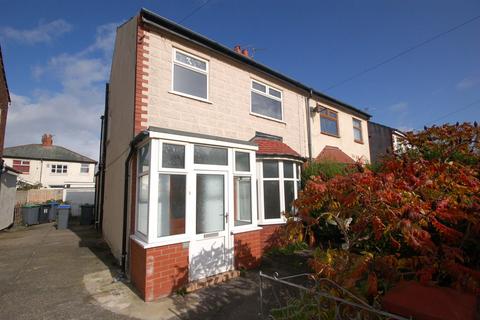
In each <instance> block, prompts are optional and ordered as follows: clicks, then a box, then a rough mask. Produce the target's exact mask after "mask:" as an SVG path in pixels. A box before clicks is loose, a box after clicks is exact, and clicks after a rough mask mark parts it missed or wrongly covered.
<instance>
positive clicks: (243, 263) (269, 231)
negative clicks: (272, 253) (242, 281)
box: [233, 224, 282, 269]
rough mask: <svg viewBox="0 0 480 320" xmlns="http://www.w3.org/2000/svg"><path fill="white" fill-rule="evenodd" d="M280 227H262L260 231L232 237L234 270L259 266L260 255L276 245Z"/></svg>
mask: <svg viewBox="0 0 480 320" xmlns="http://www.w3.org/2000/svg"><path fill="white" fill-rule="evenodd" d="M281 226H282V225H278V224H277V225H268V226H262V229H261V230H256V231H250V232H244V233H237V234H235V235H234V238H233V239H234V257H235V268H236V269H239V268H245V269H253V268H256V267H258V266H259V264H260V262H261V258H262V255H263V254H264V253H265V252H266V251H267V250H269V249H271V248H273V247H275V246H277V245H278V236H279V228H280V227H281Z"/></svg>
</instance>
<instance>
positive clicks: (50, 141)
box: [42, 133, 53, 147]
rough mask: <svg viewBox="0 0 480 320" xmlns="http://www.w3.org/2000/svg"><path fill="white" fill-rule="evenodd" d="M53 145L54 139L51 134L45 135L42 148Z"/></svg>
mask: <svg viewBox="0 0 480 320" xmlns="http://www.w3.org/2000/svg"><path fill="white" fill-rule="evenodd" d="M52 145H53V137H52V135H51V134H49V133H45V134H44V135H43V136H42V146H44V147H51V146H52Z"/></svg>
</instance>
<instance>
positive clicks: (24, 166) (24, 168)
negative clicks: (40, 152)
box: [13, 160, 30, 174]
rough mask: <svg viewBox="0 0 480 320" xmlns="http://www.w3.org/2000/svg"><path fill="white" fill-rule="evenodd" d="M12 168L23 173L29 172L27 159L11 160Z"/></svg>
mask: <svg viewBox="0 0 480 320" xmlns="http://www.w3.org/2000/svg"><path fill="white" fill-rule="evenodd" d="M13 169H15V170H17V171H20V172H21V173H23V174H29V173H30V161H28V160H13Z"/></svg>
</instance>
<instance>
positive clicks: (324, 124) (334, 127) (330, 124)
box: [320, 107, 339, 137]
mask: <svg viewBox="0 0 480 320" xmlns="http://www.w3.org/2000/svg"><path fill="white" fill-rule="evenodd" d="M320 130H321V132H322V133H324V134H328V135H331V136H335V137H338V136H339V134H338V113H337V112H335V111H333V110H330V109H328V108H322V107H321V108H320Z"/></svg>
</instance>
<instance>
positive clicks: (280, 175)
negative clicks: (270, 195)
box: [278, 161, 285, 218]
mask: <svg viewBox="0 0 480 320" xmlns="http://www.w3.org/2000/svg"><path fill="white" fill-rule="evenodd" d="M278 171H279V172H278V181H279V183H278V184H279V185H280V192H279V193H280V212H285V185H284V181H285V180H284V178H283V161H279V162H278ZM280 218H282V215H281V214H280Z"/></svg>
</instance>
